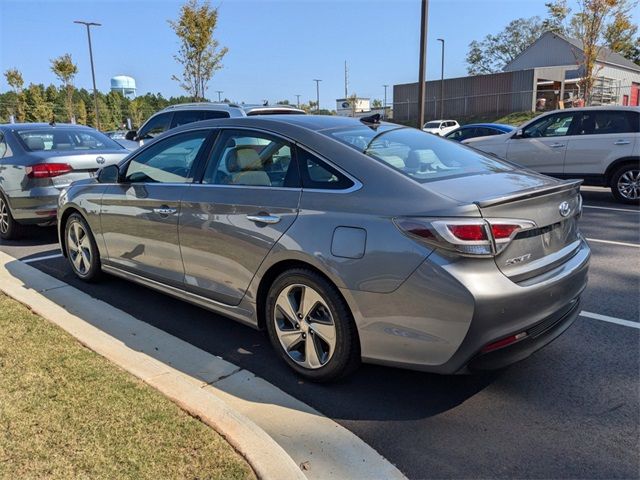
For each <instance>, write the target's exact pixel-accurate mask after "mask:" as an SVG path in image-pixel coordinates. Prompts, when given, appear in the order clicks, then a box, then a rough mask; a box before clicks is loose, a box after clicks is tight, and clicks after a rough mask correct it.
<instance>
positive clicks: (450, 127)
mask: <svg viewBox="0 0 640 480" xmlns="http://www.w3.org/2000/svg"><path fill="white" fill-rule="evenodd" d="M459 127H460V125H458V122H456V121H455V120H431V121H430V122H427V123H425V124H424V125H423V126H422V130H423V131H425V132H427V133H433V134H434V135H440V136H441V137H444V136H445V135H446V134H447V133H449V132H453V131H454V130H455V129H456V128H459Z"/></svg>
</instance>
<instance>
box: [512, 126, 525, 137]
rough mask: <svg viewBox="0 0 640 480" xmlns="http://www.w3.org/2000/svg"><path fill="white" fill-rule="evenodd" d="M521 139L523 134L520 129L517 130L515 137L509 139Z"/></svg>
mask: <svg viewBox="0 0 640 480" xmlns="http://www.w3.org/2000/svg"><path fill="white" fill-rule="evenodd" d="M523 137H524V133H523V131H522V129H521V128H519V129H518V130H516V133H515V135H514V136H513V137H511V138H523Z"/></svg>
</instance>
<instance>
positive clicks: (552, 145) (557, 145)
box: [549, 143, 564, 148]
mask: <svg viewBox="0 0 640 480" xmlns="http://www.w3.org/2000/svg"><path fill="white" fill-rule="evenodd" d="M549 146H550V147H551V148H560V147H564V143H552V144H551V145H549Z"/></svg>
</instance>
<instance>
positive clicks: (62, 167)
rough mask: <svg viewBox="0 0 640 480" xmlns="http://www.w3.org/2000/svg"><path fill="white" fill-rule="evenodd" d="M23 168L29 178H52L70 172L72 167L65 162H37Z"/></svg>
mask: <svg viewBox="0 0 640 480" xmlns="http://www.w3.org/2000/svg"><path fill="white" fill-rule="evenodd" d="M25 170H26V172H27V176H28V177H29V178H52V177H59V176H60V175H64V174H65V173H69V172H72V171H73V168H71V165H67V164H66V163H38V164H36V165H30V166H28V167H26V169H25Z"/></svg>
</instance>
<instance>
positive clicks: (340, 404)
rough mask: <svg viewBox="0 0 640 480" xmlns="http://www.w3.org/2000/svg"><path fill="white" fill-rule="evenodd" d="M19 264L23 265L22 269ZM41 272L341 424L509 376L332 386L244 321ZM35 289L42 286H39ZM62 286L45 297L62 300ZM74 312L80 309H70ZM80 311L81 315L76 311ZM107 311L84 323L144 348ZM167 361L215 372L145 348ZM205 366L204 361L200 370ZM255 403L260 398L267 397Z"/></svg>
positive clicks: (439, 406) (395, 412) (452, 403)
mask: <svg viewBox="0 0 640 480" xmlns="http://www.w3.org/2000/svg"><path fill="white" fill-rule="evenodd" d="M14 264H15V265H14ZM34 266H37V267H38V269H39V270H41V271H43V272H44V273H47V274H49V275H51V276H53V277H55V278H57V279H59V280H61V281H63V282H66V283H67V284H69V285H71V286H73V287H76V288H78V289H80V290H82V291H84V292H85V293H87V294H88V295H90V296H91V297H94V298H97V299H99V300H102V301H104V302H106V303H108V304H110V305H112V306H113V307H115V308H118V309H120V310H123V311H125V312H126V313H128V314H130V315H131V316H133V317H135V318H136V319H138V320H141V321H143V322H145V323H147V324H150V325H152V326H154V327H156V328H158V329H160V330H163V331H164V332H166V333H168V334H170V335H173V336H175V337H177V338H179V339H181V340H183V341H185V342H187V343H188V344H190V345H192V346H195V347H197V348H198V349H200V350H203V351H205V352H207V353H209V354H212V355H215V356H219V357H221V358H223V359H224V360H226V361H228V362H231V363H233V364H235V365H237V366H238V367H241V368H243V369H246V370H248V371H250V372H252V373H253V374H255V375H256V376H258V377H261V378H263V379H264V380H266V381H267V382H269V383H271V384H273V385H275V386H277V387H278V388H280V389H281V390H283V391H284V392H286V393H288V394H289V395H291V396H293V397H295V398H297V399H298V400H301V401H302V402H304V403H306V404H307V405H309V406H311V407H313V408H314V409H316V410H318V411H320V412H321V413H323V414H325V415H326V416H328V417H330V418H333V419H335V420H338V421H340V420H344V421H347V422H348V421H358V420H375V421H384V420H414V419H421V418H427V417H430V416H434V415H437V414H439V413H442V412H445V411H448V410H450V409H453V408H455V407H456V406H458V405H460V404H461V403H463V402H465V401H466V400H468V399H469V398H471V397H473V396H474V395H475V394H477V393H478V392H480V391H482V390H483V389H484V388H486V387H487V386H489V385H490V384H491V383H493V382H494V381H495V380H496V379H498V378H499V377H500V375H501V372H491V373H481V374H474V375H435V374H429V373H424V372H416V371H409V370H403V369H398V368H390V367H383V366H376V365H363V366H362V367H361V368H360V369H359V370H358V371H356V372H355V373H354V374H352V375H351V376H350V377H348V378H346V379H343V380H341V381H338V382H334V383H328V384H315V383H311V382H308V381H306V380H304V379H302V378H301V377H298V376H296V374H295V373H294V372H293V371H291V370H290V369H289V367H288V366H286V365H285V364H284V362H282V361H281V360H280V359H279V358H278V357H277V355H276V352H275V351H274V350H273V349H272V348H271V345H270V344H269V341H268V338H267V336H266V334H265V333H264V332H259V331H256V330H254V329H252V328H250V327H247V326H245V325H242V324H239V323H237V322H235V321H233V320H231V319H229V318H226V317H223V316H220V315H217V314H214V313H211V312H209V311H207V310H204V309H202V308H199V307H197V306H194V305H191V304H188V303H186V302H182V301H180V300H176V299H174V298H172V297H169V296H166V295H163V294H161V293H158V292H155V291H153V290H150V289H148V288H146V287H143V286H140V285H137V284H134V283H131V282H127V281H125V280H121V279H119V278H116V277H112V276H109V275H106V276H105V278H104V279H103V280H102V281H101V282H99V283H95V284H87V283H84V282H82V281H80V280H78V279H77V278H76V277H75V276H74V275H73V274H72V273H71V271H70V269H69V268H68V265H67V263H66V260H65V259H63V258H59V259H56V260H53V261H47V262H38V264H37V265H34ZM6 268H7V269H8V270H9V271H10V272H11V273H12V275H13V276H14V277H16V278H19V279H20V280H22V281H23V282H25V283H26V286H27V287H29V286H30V285H28V283H27V282H28V280H26V279H25V276H24V275H22V274H21V272H22V271H23V268H24V264H22V263H21V262H11V263H9V264H8V265H7V266H6ZM33 288H36V289H37V288H38V287H37V285H34V286H33ZM56 291H57V289H53V290H51V291H45V292H42V294H43V295H44V296H46V297H47V298H49V299H50V300H52V301H54V302H56V303H58V304H59V305H61V306H63V307H64V308H67V309H69V308H68V306H65V305H64V303H63V302H62V301H60V300H59V297H58V296H57V295H58V294H57V293H56ZM70 310H72V309H70ZM74 313H75V312H74ZM101 313H102V312H99V311H96V312H94V313H93V312H92V313H87V312H83V316H82V317H81V318H83V320H85V321H86V322H88V323H90V324H92V325H94V326H96V327H97V328H100V329H101V330H103V331H104V332H105V333H107V334H109V335H111V336H114V337H115V338H117V339H119V340H120V341H122V342H124V343H125V344H127V345H128V346H130V348H132V349H135V350H137V351H141V344H140V341H141V339H140V338H135V337H131V336H130V335H129V334H128V333H127V329H123V328H122V327H121V326H120V327H118V326H117V325H115V324H111V323H109V322H106V321H105V320H104V317H103V315H101ZM144 352H145V353H146V354H147V355H150V356H152V357H154V358H156V359H157V360H160V361H161V362H164V363H167V362H170V364H171V365H172V366H173V367H174V368H178V369H180V370H182V371H183V372H184V373H187V374H189V375H192V376H194V372H200V371H204V370H206V368H207V365H206V357H207V356H198V355H195V356H193V358H194V359H195V360H194V362H196V364H194V363H193V362H191V363H190V362H181V361H176V359H175V357H173V356H170V357H167V356H166V355H167V352H166V349H162V348H159V349H153V348H151V349H144ZM197 362H203V364H201V365H199V364H197ZM247 400H249V401H252V402H256V401H260V398H259V397H255V398H247Z"/></svg>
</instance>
